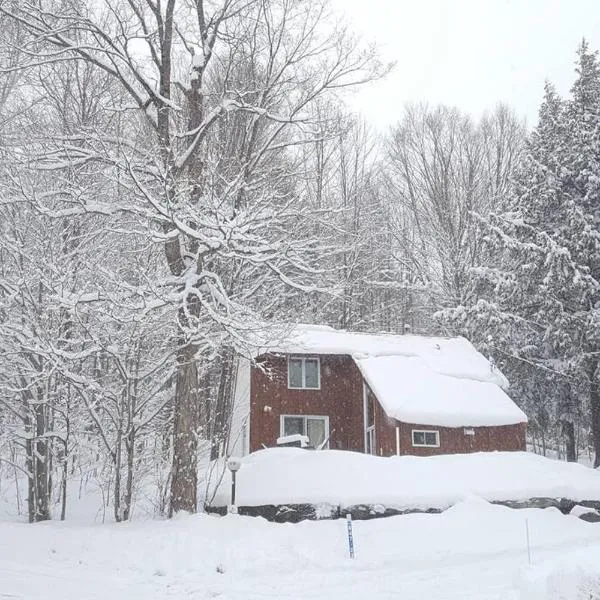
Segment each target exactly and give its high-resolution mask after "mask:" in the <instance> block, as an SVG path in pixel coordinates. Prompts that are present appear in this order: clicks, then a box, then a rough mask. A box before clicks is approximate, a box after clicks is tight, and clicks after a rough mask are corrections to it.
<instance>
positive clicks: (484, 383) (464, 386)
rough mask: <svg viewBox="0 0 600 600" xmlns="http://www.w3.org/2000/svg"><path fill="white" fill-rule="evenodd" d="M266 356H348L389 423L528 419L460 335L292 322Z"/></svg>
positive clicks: (493, 369)
mask: <svg viewBox="0 0 600 600" xmlns="http://www.w3.org/2000/svg"><path fill="white" fill-rule="evenodd" d="M264 351H268V352H282V353H285V354H345V355H349V356H352V358H353V359H354V361H355V363H356V364H357V366H358V368H359V369H360V371H361V373H362V375H363V377H364V379H365V381H366V382H367V384H368V385H369V387H370V388H371V390H372V391H373V393H374V394H375V395H376V396H377V399H378V400H379V402H380V403H381V405H382V407H383V409H384V410H385V412H386V413H387V414H388V416H390V417H392V418H396V419H398V420H400V421H403V422H406V423H418V424H420V425H438V426H446V427H462V426H485V425H489V426H492V425H511V424H514V423H523V422H527V417H526V416H525V414H524V413H523V411H521V410H520V409H519V408H518V407H517V406H516V404H515V403H514V402H513V401H512V400H511V399H510V398H509V397H508V395H507V394H506V393H505V392H504V391H503V390H506V389H508V381H507V379H506V377H505V376H504V375H503V374H502V372H501V371H500V370H499V369H498V368H497V367H495V366H493V365H492V364H491V363H490V361H488V360H487V359H486V358H485V357H484V356H483V355H482V354H481V353H479V352H478V351H477V350H476V349H475V347H474V346H473V344H471V343H470V342H469V341H468V340H466V339H465V338H463V337H455V338H443V337H429V336H419V335H393V334H387V333H381V334H379V333H378V334H371V333H354V332H348V331H341V330H337V329H333V328H331V327H326V326H315V325H296V326H294V327H293V328H291V329H290V330H288V332H287V334H286V335H285V336H282V337H281V338H280V339H279V340H278V341H277V342H276V343H273V344H271V345H270V346H269V347H268V348H267V349H265V350H264Z"/></svg>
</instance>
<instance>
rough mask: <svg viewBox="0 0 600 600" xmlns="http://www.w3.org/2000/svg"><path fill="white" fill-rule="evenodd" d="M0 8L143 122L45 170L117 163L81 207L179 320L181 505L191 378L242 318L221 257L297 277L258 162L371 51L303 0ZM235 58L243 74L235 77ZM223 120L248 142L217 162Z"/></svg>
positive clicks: (285, 215)
mask: <svg viewBox="0 0 600 600" xmlns="http://www.w3.org/2000/svg"><path fill="white" fill-rule="evenodd" d="M0 14H2V15H3V16H4V17H6V18H8V19H9V20H12V22H13V23H15V24H18V25H19V26H20V27H22V28H23V29H24V30H25V31H26V32H27V33H28V36H29V37H28V38H27V40H25V42H24V43H23V47H26V49H27V53H26V56H27V57H28V66H32V65H43V64H48V63H56V62H61V61H65V60H77V61H83V62H85V63H88V64H92V65H94V66H95V67H96V68H97V69H99V70H101V71H103V72H104V73H106V74H107V75H108V76H110V77H111V78H112V79H113V80H115V81H116V82H117V83H118V85H119V86H120V89H121V90H122V91H123V93H124V96H125V97H126V100H123V101H119V102H118V103H117V106H116V107H115V108H117V109H118V110H119V111H120V112H121V113H122V114H127V113H129V112H132V113H133V115H134V116H133V117H132V118H131V119H130V121H131V122H133V121H135V119H136V117H135V115H136V114H137V115H141V116H143V121H140V120H138V130H137V131H134V130H133V129H132V128H131V127H130V128H129V130H128V132H127V133H126V134H125V135H121V136H119V137H118V139H115V137H114V136H106V135H103V133H102V132H96V134H95V135H91V134H90V132H86V133H85V135H82V134H79V137H78V138H77V140H75V139H73V138H72V141H73V142H75V141H77V143H76V144H75V143H72V144H71V147H70V152H69V153H63V155H62V156H60V155H59V154H55V155H54V156H53V157H52V161H50V162H48V164H47V165H46V166H47V168H51V167H52V164H54V166H55V167H56V166H59V165H60V166H61V167H62V166H63V165H64V161H67V160H68V161H71V163H72V162H73V161H74V160H76V161H78V162H86V163H89V162H96V163H98V164H104V165H113V166H114V165H117V169H118V172H119V177H120V181H119V185H121V186H123V187H124V188H125V189H126V190H127V192H128V197H127V199H126V202H125V203H124V204H117V205H116V206H115V203H114V202H112V203H109V204H103V203H101V202H97V201H91V200H90V201H86V203H84V205H83V206H80V207H79V214H83V213H86V212H87V213H89V212H99V213H104V214H106V213H108V214H114V213H115V212H122V213H123V214H127V215H130V216H131V215H134V216H135V218H136V219H137V220H138V222H139V223H146V226H147V227H148V233H149V236H150V237H151V239H153V240H154V241H156V242H158V243H160V244H162V247H163V250H164V257H165V260H166V265H167V267H168V270H169V272H170V276H167V277H165V278H164V279H163V280H162V281H160V282H159V283H158V284H156V285H154V286H150V294H152V295H155V297H156V298H157V299H158V300H157V302H156V304H157V305H165V304H166V305H169V306H172V307H173V309H174V310H175V313H176V315H177V316H176V319H177V327H178V334H177V338H178V339H177V344H176V345H177V368H176V376H175V381H176V383H175V395H174V401H173V467H172V478H171V509H172V511H179V510H187V511H194V510H195V509H196V504H197V498H196V490H197V465H196V457H197V447H198V434H199V425H200V421H201V407H202V406H203V404H204V402H203V399H202V398H200V397H199V371H201V370H203V369H204V368H205V367H206V365H207V364H208V363H209V362H210V359H211V356H214V355H215V353H216V352H217V349H218V348H222V347H223V346H224V345H227V344H231V343H233V342H240V341H241V340H243V337H244V332H245V331H246V330H247V328H248V327H249V323H251V322H252V320H253V319H254V317H253V316H252V315H253V313H252V312H249V311H248V308H247V307H248V305H247V304H241V303H237V302H235V301H233V300H232V298H231V297H230V295H229V293H228V289H227V286H226V285H224V281H223V272H224V271H223V270H224V268H225V267H224V265H227V264H235V263H239V262H242V263H244V264H249V265H251V266H252V268H253V269H260V270H261V271H263V272H266V273H268V274H269V275H271V274H273V273H274V274H275V275H276V276H277V277H279V278H280V279H281V280H282V281H283V282H285V283H287V284H289V283H292V279H290V278H289V276H288V274H287V273H286V265H288V266H289V268H290V270H291V271H294V272H296V273H301V272H302V257H301V255H300V254H299V253H298V251H297V249H295V248H294V246H293V244H291V243H290V240H289V239H288V237H287V236H285V235H284V232H285V230H286V224H289V223H288V219H289V217H290V214H292V213H294V212H297V207H294V202H293V196H292V194H291V193H290V190H291V186H289V185H287V184H286V183H285V180H286V179H288V178H289V173H286V172H285V170H283V169H281V168H275V169H273V168H270V167H269V165H270V164H271V158H272V156H273V155H274V154H280V155H283V156H287V157H289V158H290V160H292V162H293V157H294V151H293V147H294V146H297V145H298V144H303V143H305V142H306V141H307V140H309V139H311V138H312V137H313V131H314V128H313V126H312V124H311V119H310V112H309V108H310V106H311V104H312V103H314V102H315V100H316V99H317V98H319V97H322V96H325V95H327V94H336V93H338V92H339V91H340V90H341V89H343V88H345V87H347V86H349V85H355V84H357V83H360V82H362V81H366V80H368V79H370V78H372V77H373V74H374V69H376V68H377V65H376V63H375V61H374V56H373V54H372V53H371V52H366V53H364V52H361V51H359V49H358V47H357V45H356V42H355V41H354V40H353V39H352V38H351V37H350V36H349V35H348V34H347V33H346V31H345V30H344V29H342V28H339V29H337V30H336V31H334V32H333V33H332V32H331V28H329V27H324V24H325V23H326V14H327V13H326V10H325V6H324V5H323V4H321V3H320V2H317V1H313V0H301V1H297V0H221V1H220V2H217V3H210V4H209V3H206V2H204V1H202V0H197V1H196V2H194V3H189V2H183V1H178V0H167V1H166V2H164V3H159V2H153V1H144V2H142V1H141V0H127V1H123V2H120V3H117V4H114V3H110V2H100V3H94V4H90V3H86V2H80V1H77V0H66V1H62V2H46V3H44V6H42V5H40V4H39V3H37V2H35V3H34V2H29V1H21V2H12V1H6V2H3V3H1V4H0ZM242 59H243V60H244V61H245V62H246V64H249V65H250V66H251V69H252V75H253V76H252V77H251V78H245V79H242V80H241V81H240V79H239V77H237V72H236V69H235V66H236V65H237V64H239V62H240V60H242ZM237 116H240V117H244V119H243V122H244V127H245V132H246V135H247V136H248V142H247V143H246V144H244V145H242V147H243V149H242V151H241V153H240V154H239V155H238V160H237V162H236V161H229V168H228V169H225V170H224V169H223V159H224V155H226V154H225V152H224V149H223V147H219V146H216V145H215V140H216V137H217V133H218V130H219V128H222V127H224V128H225V131H227V132H229V134H230V135H238V134H239V127H240V125H239V121H238V120H237V118H238V117H237ZM140 124H141V125H142V126H141V127H139V125H140ZM274 177H277V178H278V179H279V182H280V183H279V184H277V183H275V185H274V181H273V178H274ZM273 190H275V191H273Z"/></svg>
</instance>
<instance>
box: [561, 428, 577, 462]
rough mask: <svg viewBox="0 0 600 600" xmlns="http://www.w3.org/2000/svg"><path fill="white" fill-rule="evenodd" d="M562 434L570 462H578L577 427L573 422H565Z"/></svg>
mask: <svg viewBox="0 0 600 600" xmlns="http://www.w3.org/2000/svg"><path fill="white" fill-rule="evenodd" d="M562 434H563V437H564V438H565V450H566V454H567V461H568V462H577V447H576V444H575V426H574V425H573V423H572V422H571V421H563V423H562Z"/></svg>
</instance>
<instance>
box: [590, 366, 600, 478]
mask: <svg viewBox="0 0 600 600" xmlns="http://www.w3.org/2000/svg"><path fill="white" fill-rule="evenodd" d="M588 377H589V379H590V411H591V413H592V437H593V441H594V468H596V467H598V466H600V388H599V386H598V359H593V361H592V364H591V365H590V369H589V371H588Z"/></svg>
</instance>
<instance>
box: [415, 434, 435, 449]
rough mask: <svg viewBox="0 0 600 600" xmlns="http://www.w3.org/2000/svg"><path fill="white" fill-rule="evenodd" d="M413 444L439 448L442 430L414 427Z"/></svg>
mask: <svg viewBox="0 0 600 600" xmlns="http://www.w3.org/2000/svg"><path fill="white" fill-rule="evenodd" d="M412 445H413V446H424V447H427V448H439V447H440V432H439V431H419V430H417V429H413V432H412Z"/></svg>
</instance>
